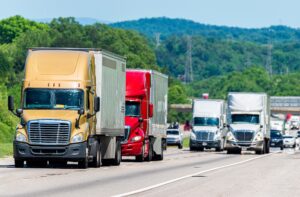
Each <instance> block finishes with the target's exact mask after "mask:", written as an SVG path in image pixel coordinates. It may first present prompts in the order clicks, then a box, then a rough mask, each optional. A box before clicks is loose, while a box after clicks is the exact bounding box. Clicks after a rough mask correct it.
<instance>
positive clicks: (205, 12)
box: [0, 0, 300, 28]
mask: <svg viewBox="0 0 300 197" xmlns="http://www.w3.org/2000/svg"><path fill="white" fill-rule="evenodd" d="M299 9H300V0H0V19H3V18H7V17H10V16H13V15H21V16H23V17H25V18H29V19H44V18H56V17H60V16H62V17H67V16H73V17H88V18H95V19H98V20H100V21H108V22H117V21H125V20H134V19H139V18H146V17H147V18H150V17H161V16H166V17H170V18H184V19H191V20H193V21H196V22H200V23H205V24H212V25H226V26H237V27H247V28H253V27H267V26H270V25H287V26H291V27H300V11H299Z"/></svg>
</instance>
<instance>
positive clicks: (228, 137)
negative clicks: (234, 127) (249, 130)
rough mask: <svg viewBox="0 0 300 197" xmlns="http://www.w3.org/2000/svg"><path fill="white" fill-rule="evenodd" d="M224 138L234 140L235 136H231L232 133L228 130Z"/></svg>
mask: <svg viewBox="0 0 300 197" xmlns="http://www.w3.org/2000/svg"><path fill="white" fill-rule="evenodd" d="M226 139H227V140H228V141H235V137H234V136H233V134H232V133H231V132H228V133H227V135H226Z"/></svg>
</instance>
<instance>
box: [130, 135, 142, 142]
mask: <svg viewBox="0 0 300 197" xmlns="http://www.w3.org/2000/svg"><path fill="white" fill-rule="evenodd" d="M141 139H142V136H139V135H138V136H134V137H133V138H131V141H132V142H137V141H140V140H141Z"/></svg>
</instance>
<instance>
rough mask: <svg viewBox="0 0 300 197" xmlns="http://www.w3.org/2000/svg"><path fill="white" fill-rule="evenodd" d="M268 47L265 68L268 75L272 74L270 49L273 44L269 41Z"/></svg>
mask: <svg viewBox="0 0 300 197" xmlns="http://www.w3.org/2000/svg"><path fill="white" fill-rule="evenodd" d="M267 48H268V55H267V61H266V70H267V72H268V73H269V75H270V76H272V74H273V69H272V49H273V45H272V43H271V42H270V43H269V44H268V46H267Z"/></svg>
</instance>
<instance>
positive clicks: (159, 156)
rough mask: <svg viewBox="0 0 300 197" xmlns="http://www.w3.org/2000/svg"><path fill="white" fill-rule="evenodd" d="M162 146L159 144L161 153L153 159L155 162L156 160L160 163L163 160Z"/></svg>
mask: <svg viewBox="0 0 300 197" xmlns="http://www.w3.org/2000/svg"><path fill="white" fill-rule="evenodd" d="M163 148H164V146H163V143H162V144H161V149H160V150H161V152H160V154H159V155H158V154H157V155H156V157H155V159H156V160H158V161H162V160H164V149H163Z"/></svg>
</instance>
